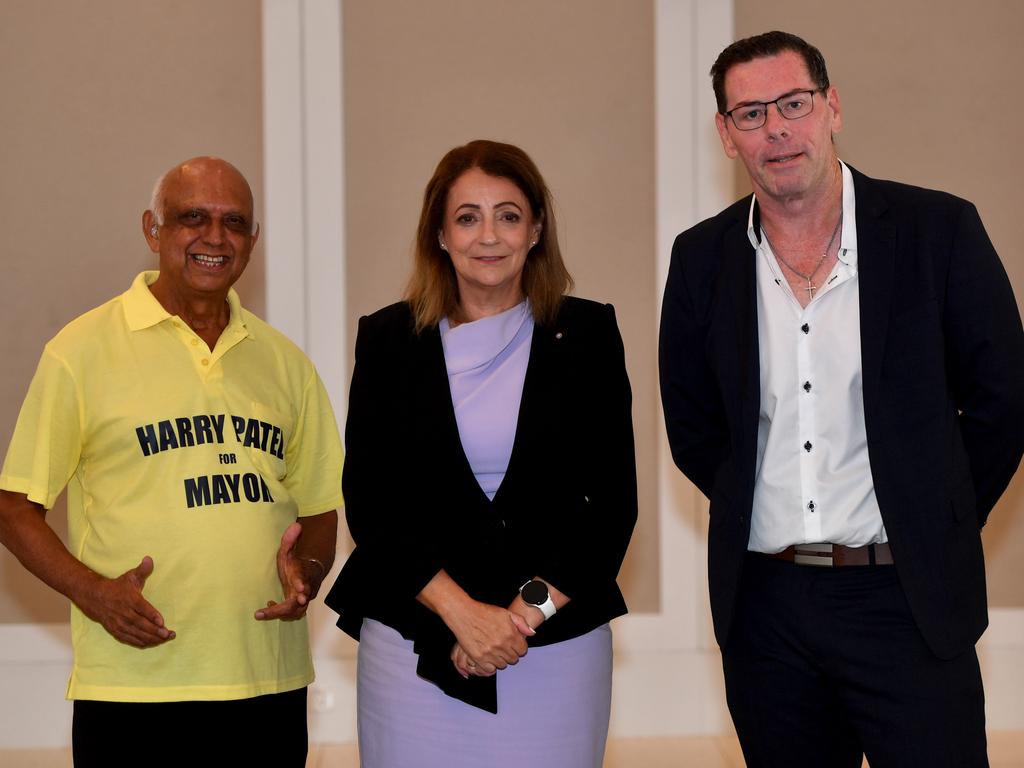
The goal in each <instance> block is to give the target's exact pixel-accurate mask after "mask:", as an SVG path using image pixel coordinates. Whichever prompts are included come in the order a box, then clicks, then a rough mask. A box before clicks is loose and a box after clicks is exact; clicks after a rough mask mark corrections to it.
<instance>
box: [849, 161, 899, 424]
mask: <svg viewBox="0 0 1024 768" xmlns="http://www.w3.org/2000/svg"><path fill="white" fill-rule="evenodd" d="M850 170H851V171H852V172H853V186H854V191H855V194H856V196H857V276H858V280H859V283H860V346H861V366H862V369H863V375H864V407H865V408H866V409H867V408H870V407H872V406H873V405H874V402H875V400H876V399H877V397H878V393H879V387H880V384H879V381H880V377H881V375H882V360H883V356H884V354H885V341H886V334H887V333H888V330H889V315H890V308H891V304H892V294H893V275H894V272H895V267H896V227H895V224H894V223H893V222H892V220H891V218H890V217H889V215H888V206H887V204H886V202H885V199H884V197H882V195H881V194H879V193H877V192H876V191H875V189H874V185H873V184H872V182H871V179H868V178H867V177H866V176H864V175H863V174H861V173H858V172H857V171H856V170H854V169H852V168H851V169H850Z"/></svg>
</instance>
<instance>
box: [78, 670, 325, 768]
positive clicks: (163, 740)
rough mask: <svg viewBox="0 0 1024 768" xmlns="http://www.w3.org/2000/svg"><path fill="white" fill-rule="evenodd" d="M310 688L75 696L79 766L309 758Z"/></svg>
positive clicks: (300, 763) (285, 766) (286, 763)
mask: <svg viewBox="0 0 1024 768" xmlns="http://www.w3.org/2000/svg"><path fill="white" fill-rule="evenodd" d="M307 745H308V736H307V731H306V689H305V688H300V689H299V690H296V691H288V692H286V693H274V694H269V695H266V696H256V697H254V698H250V699H237V700H232V701H173V702H166V703H164V702H161V703H155V704H150V703H145V704H137V703H128V702H120V701H85V700H78V701H75V705H74V719H73V724H72V728H71V746H72V752H73V754H74V760H75V768H94V766H95V767H97V768H99V767H102V768H119V767H120V766H132V767H133V768H137V766H140V765H143V766H147V768H152V766H171V765H174V766H186V768H205V766H227V765H253V766H256V765H273V766H275V768H303V767H304V766H305V765H306V751H307Z"/></svg>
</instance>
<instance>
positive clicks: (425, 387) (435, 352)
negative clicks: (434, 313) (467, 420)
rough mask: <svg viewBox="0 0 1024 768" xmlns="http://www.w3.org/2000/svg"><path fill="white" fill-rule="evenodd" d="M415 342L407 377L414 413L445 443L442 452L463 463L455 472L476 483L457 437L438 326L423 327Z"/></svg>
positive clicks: (457, 429) (426, 427) (431, 433)
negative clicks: (414, 403) (413, 401)
mask: <svg viewBox="0 0 1024 768" xmlns="http://www.w3.org/2000/svg"><path fill="white" fill-rule="evenodd" d="M415 344H416V353H415V356H414V362H413V366H414V367H413V370H412V372H411V373H412V375H411V377H410V386H412V387H413V390H414V391H413V393H412V396H413V398H414V399H415V400H416V402H417V403H418V404H417V407H416V408H415V410H414V413H418V414H421V415H422V418H423V422H422V429H423V430H424V431H425V432H426V433H427V434H428V435H432V436H436V437H437V438H440V440H441V441H442V442H441V444H442V445H443V446H445V449H444V451H443V454H444V455H445V456H450V457H451V458H452V460H453V461H455V462H458V463H459V464H461V465H463V466H462V468H461V469H460V470H459V472H458V474H460V475H462V476H466V475H468V476H469V478H470V479H471V480H472V481H473V484H474V485H477V483H476V478H475V477H474V476H473V470H472V468H471V467H470V465H469V459H468V458H466V452H465V451H464V450H463V448H462V438H461V437H459V425H458V422H457V421H456V420H455V405H454V404H453V403H452V391H451V387H450V386H449V385H448V368H447V366H446V365H445V361H444V347H443V346H442V345H441V332H440V330H439V329H438V328H437V326H434V327H432V328H425V329H424V330H423V332H422V333H421V334H420V335H419V337H418V338H417V339H416V341H415ZM477 487H479V485H477ZM481 493H482V491H481Z"/></svg>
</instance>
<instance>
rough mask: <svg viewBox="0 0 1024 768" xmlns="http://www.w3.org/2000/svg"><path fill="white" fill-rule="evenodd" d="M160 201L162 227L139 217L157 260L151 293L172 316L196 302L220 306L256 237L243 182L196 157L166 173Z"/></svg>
mask: <svg viewBox="0 0 1024 768" xmlns="http://www.w3.org/2000/svg"><path fill="white" fill-rule="evenodd" d="M160 198H161V200H162V208H163V210H162V211H161V213H162V219H163V223H162V224H158V216H157V212H155V211H146V212H145V214H143V218H142V226H143V233H144V234H145V236H146V241H147V242H148V243H149V247H150V249H151V250H153V251H154V252H155V253H158V254H159V255H160V277H159V278H158V280H157V281H156V282H155V283H154V284H153V285H152V286H151V290H152V291H153V294H154V295H155V296H157V298H158V299H160V302H161V303H162V304H164V306H165V308H167V310H168V311H170V312H172V313H174V312H176V311H177V310H178V308H179V307H180V306H181V305H183V304H189V303H192V302H195V301H206V300H209V299H214V300H221V301H222V300H223V299H224V298H225V297H226V296H227V292H228V289H229V288H230V287H231V286H232V285H233V284H234V283H235V281H236V280H238V278H239V277H241V275H242V272H244V271H245V267H246V265H247V264H248V263H249V255H250V253H252V249H253V246H254V245H256V240H257V238H258V236H259V233H258V231H254V226H253V202H252V192H251V191H250V190H249V185H248V183H246V181H245V178H244V177H243V176H242V175H241V174H240V173H239V172H238V171H237V170H236V169H235V168H234V166H232V165H230V164H229V163H226V162H224V161H223V160H217V159H215V158H196V159H195V160H189V161H188V162H185V163H183V164H182V165H180V166H179V167H178V168H176V169H174V170H173V171H171V172H170V173H169V174H168V176H167V177H166V179H165V180H164V183H163V187H162V194H161V195H160ZM168 303H171V304H172V305H173V307H171V306H168Z"/></svg>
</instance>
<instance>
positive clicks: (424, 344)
mask: <svg viewBox="0 0 1024 768" xmlns="http://www.w3.org/2000/svg"><path fill="white" fill-rule="evenodd" d="M345 443H346V458H345V470H344V478H343V488H344V492H345V511H346V516H347V519H348V525H349V530H350V531H351V533H352V538H353V539H354V540H355V543H356V548H355V550H354V551H353V552H352V555H351V556H350V557H349V559H348V561H347V562H346V563H345V566H344V568H343V569H342V572H341V575H340V576H339V577H338V580H337V582H336V583H335V584H334V586H333V588H332V589H331V591H330V593H329V594H328V596H327V600H326V602H327V604H328V605H329V606H330V607H331V608H333V609H334V610H336V611H337V612H338V613H339V614H340V618H339V620H338V626H339V627H340V628H341V629H343V630H344V631H345V632H347V633H348V634H350V635H352V636H353V637H355V638H357V639H358V637H359V628H360V625H361V623H362V620H363V617H364V616H365V617H370V618H373V619H377V620H379V621H382V622H383V623H385V624H387V625H389V626H391V627H393V628H395V629H396V630H398V631H399V632H401V634H402V635H403V636H404V637H405V638H406V639H411V640H413V641H414V643H415V650H416V652H417V654H419V662H418V668H417V672H418V674H420V676H422V677H426V678H427V679H429V680H432V681H434V682H435V683H437V684H438V685H439V686H440V687H441V688H442V689H443V690H444V691H445V692H446V693H448V694H449V695H451V696H455V697H457V698H460V699H462V700H464V701H466V702H468V703H470V704H473V705H474V706H478V707H481V708H483V709H487V710H490V711H492V712H494V711H496V707H497V701H496V694H495V679H494V678H493V677H491V678H479V677H473V678H470V679H469V680H464V679H463V678H462V677H461V676H460V675H459V674H458V673H457V672H456V671H455V669H454V667H453V665H452V663H451V661H450V659H449V654H450V652H451V648H452V646H453V644H454V643H455V638H454V635H452V633H451V632H450V631H449V630H448V628H447V626H445V624H444V622H442V621H441V619H440V618H439V617H438V616H437V615H435V614H433V613H432V612H430V611H429V610H427V609H426V608H424V607H423V606H422V605H420V604H419V603H418V602H417V601H416V599H415V597H416V595H417V594H418V593H419V591H420V590H421V589H422V588H423V587H424V586H425V585H426V584H427V582H428V581H430V579H431V578H433V576H434V575H435V574H436V573H437V572H438V571H439V570H440V569H442V568H443V569H444V570H445V571H447V573H448V574H449V575H450V576H451V577H452V578H453V579H454V580H455V581H456V582H457V583H458V584H459V585H460V586H461V587H462V588H463V589H465V590H466V591H467V592H468V593H469V594H470V595H471V596H472V597H474V598H475V599H477V600H481V601H484V602H487V603H491V604H494V605H501V606H506V605H508V604H509V603H511V602H512V600H513V598H514V597H515V596H516V593H517V591H518V588H519V587H520V586H522V584H523V583H524V582H526V581H527V580H528V579H530V578H532V577H534V576H538V575H539V576H541V577H542V578H544V579H545V580H546V581H548V582H550V583H551V584H553V585H555V586H556V587H557V588H558V589H560V590H562V591H563V592H564V593H565V594H567V595H568V596H569V597H570V598H571V602H570V603H569V604H568V605H567V606H566V607H565V608H564V609H563V610H561V611H559V612H558V613H557V614H556V615H555V616H554V617H552V618H551V619H550V620H548V621H545V622H544V623H543V624H542V625H541V626H540V628H539V629H538V631H537V634H536V635H535V636H534V637H532V638H530V640H529V643H530V645H533V646H537V645H545V644H548V643H554V642H558V641H561V640H567V639H569V638H573V637H577V636H579V635H582V634H584V633H585V632H588V631H590V630H592V629H594V628H595V627H597V626H600V625H601V624H603V623H605V622H606V621H608V620H609V619H612V618H614V617H615V616H619V615H621V614H623V613H625V612H626V606H625V603H624V601H623V599H622V594H621V593H620V591H619V588H618V586H617V585H616V583H615V577H616V574H617V573H618V570H619V566H620V565H621V563H622V558H623V556H624V554H625V552H626V545H627V544H628V542H629V538H630V535H631V533H632V530H633V525H634V523H635V522H636V514H637V499H636V465H635V459H634V452H633V425H632V417H631V395H630V388H629V380H628V379H627V377H626V368H625V359H624V354H623V348H622V339H621V338H620V336H619V331H618V328H617V326H616V324H615V313H614V310H613V309H612V307H611V305H604V306H602V305H600V304H597V303H594V302H592V301H585V300H582V299H576V298H566V299H565V301H564V302H563V304H562V307H561V309H560V311H559V314H558V319H557V322H556V323H555V324H554V325H553V326H551V327H543V326H540V325H537V326H535V328H534V332H533V339H532V342H531V348H530V359H529V363H528V366H527V371H526V379H525V382H524V386H523V395H522V401H521V404H520V407H519V420H518V425H517V429H516V435H515V442H514V444H513V449H512V456H511V458H510V460H509V465H508V470H507V472H506V474H505V478H504V480H503V482H502V484H501V487H500V488H499V490H498V492H497V494H496V495H495V497H494V500H493V501H490V500H488V498H487V496H486V495H484V493H483V491H482V490H481V489H480V486H479V484H478V483H477V481H476V478H475V477H474V475H473V472H472V470H471V469H470V465H469V462H468V460H467V459H466V456H465V453H464V452H463V450H462V443H461V441H460V439H459V432H458V426H457V424H456V421H455V412H454V408H453V406H452V399H451V391H450V389H449V386H448V374H447V369H446V368H445V362H444V352H443V349H442V346H441V337H440V334H439V332H438V329H437V328H436V327H434V328H429V329H426V330H424V331H423V332H422V333H420V334H416V333H415V332H414V330H413V320H412V314H411V312H410V310H409V307H408V305H407V304H404V303H400V304H394V305H392V306H390V307H386V308H384V309H382V310H380V311H378V312H376V313H374V314H373V315H370V316H368V317H363V318H362V319H361V320H360V322H359V334H358V337H357V340H356V364H355V370H354V372H353V376H352V390H351V394H350V397H349V411H348V422H347V425H346V428H345Z"/></svg>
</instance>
